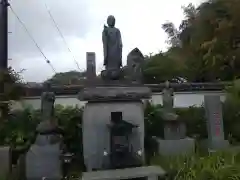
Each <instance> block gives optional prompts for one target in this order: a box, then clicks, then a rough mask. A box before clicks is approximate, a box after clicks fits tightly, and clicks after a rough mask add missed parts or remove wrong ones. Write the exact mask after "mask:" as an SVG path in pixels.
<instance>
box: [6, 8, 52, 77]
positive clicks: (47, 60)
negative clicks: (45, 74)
mask: <svg viewBox="0 0 240 180" xmlns="http://www.w3.org/2000/svg"><path fill="white" fill-rule="evenodd" d="M9 7H10V9H11V11H12V13H13V14H14V15H15V17H16V18H17V20H18V21H19V22H20V24H21V25H22V26H23V28H24V30H25V31H26V33H27V34H28V36H29V37H30V38H31V40H32V41H33V42H34V44H35V46H36V47H37V49H38V50H39V52H40V53H41V54H42V56H43V57H44V59H45V61H46V63H47V64H48V65H49V66H50V67H51V69H52V71H53V72H54V73H56V70H55V68H54V67H53V65H52V64H51V62H50V60H49V59H48V58H47V57H46V56H45V54H44V53H43V51H42V50H41V48H40V47H39V45H38V44H37V42H36V41H35V39H34V38H33V36H32V35H31V33H30V32H29V30H28V29H27V27H26V26H25V24H24V23H23V21H21V19H20V18H19V16H18V15H17V13H16V12H15V11H14V10H13V8H12V6H11V5H10V6H9Z"/></svg>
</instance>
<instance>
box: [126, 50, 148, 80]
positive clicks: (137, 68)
mask: <svg viewBox="0 0 240 180" xmlns="http://www.w3.org/2000/svg"><path fill="white" fill-rule="evenodd" d="M143 62H144V56H143V54H142V53H141V51H140V50H139V49H138V48H134V49H133V50H132V51H131V52H130V53H129V54H128V56H127V76H128V77H130V79H131V81H133V82H136V83H141V80H142V65H143Z"/></svg>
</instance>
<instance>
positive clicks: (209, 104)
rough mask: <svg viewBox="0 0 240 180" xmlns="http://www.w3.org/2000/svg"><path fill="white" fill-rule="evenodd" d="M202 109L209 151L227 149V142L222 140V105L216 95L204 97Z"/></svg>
mask: <svg viewBox="0 0 240 180" xmlns="http://www.w3.org/2000/svg"><path fill="white" fill-rule="evenodd" d="M204 107H205V114H206V119H207V131H208V139H207V140H206V142H205V143H206V144H207V147H208V148H209V149H223V148H226V147H228V145H229V142H228V141H227V140H225V139H224V128H223V115H222V103H221V100H220V96H218V95H205V96H204Z"/></svg>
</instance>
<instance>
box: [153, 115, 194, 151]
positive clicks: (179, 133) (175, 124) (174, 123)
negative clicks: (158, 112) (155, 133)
mask: <svg viewBox="0 0 240 180" xmlns="http://www.w3.org/2000/svg"><path fill="white" fill-rule="evenodd" d="M163 118H164V119H165V121H164V139H157V141H158V144H159V147H158V149H159V153H160V154H161V155H182V154H189V153H194V152H195V140H194V139H192V138H188V137H186V126H185V123H184V122H181V121H179V120H178V115H177V114H175V113H168V114H165V115H164V116H163Z"/></svg>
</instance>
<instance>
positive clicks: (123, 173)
mask: <svg viewBox="0 0 240 180" xmlns="http://www.w3.org/2000/svg"><path fill="white" fill-rule="evenodd" d="M165 174H166V172H165V171H164V170H163V169H162V168H161V167H159V166H144V167H136V168H127V169H115V170H106V171H95V172H84V173H83V176H82V180H113V179H116V180H117V179H131V178H140V177H157V176H160V177H161V176H164V175H165ZM156 179H157V178H156Z"/></svg>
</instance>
